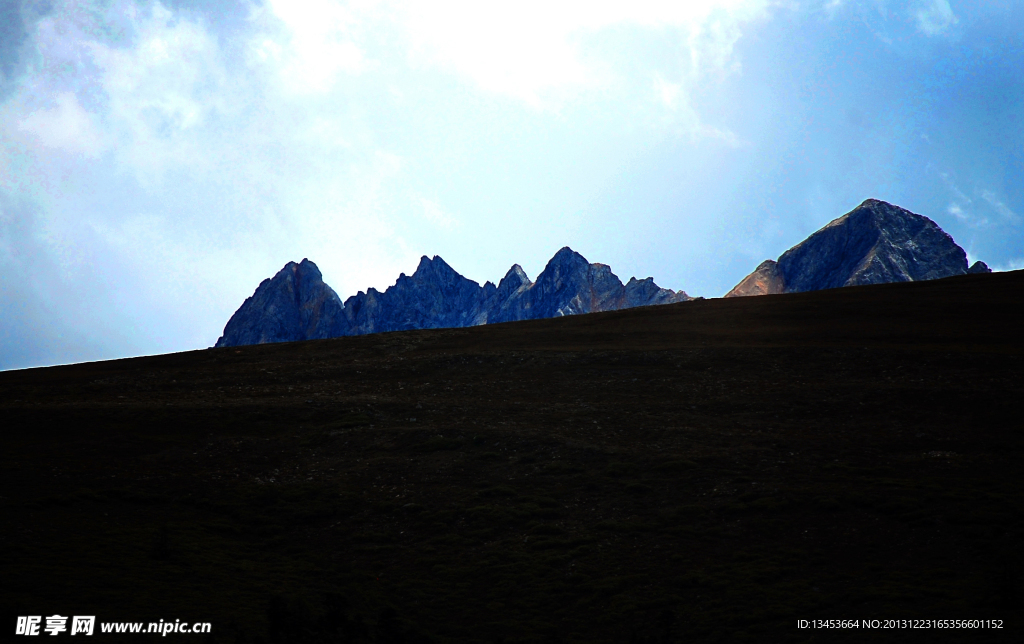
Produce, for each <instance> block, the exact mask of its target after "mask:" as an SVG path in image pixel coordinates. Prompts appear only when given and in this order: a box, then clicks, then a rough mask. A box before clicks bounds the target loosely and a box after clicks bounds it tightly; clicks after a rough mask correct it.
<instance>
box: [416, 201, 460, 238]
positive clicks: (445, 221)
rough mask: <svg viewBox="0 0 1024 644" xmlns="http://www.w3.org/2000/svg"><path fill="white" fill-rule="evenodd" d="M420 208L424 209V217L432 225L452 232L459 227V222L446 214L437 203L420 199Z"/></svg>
mask: <svg viewBox="0 0 1024 644" xmlns="http://www.w3.org/2000/svg"><path fill="white" fill-rule="evenodd" d="M419 202H420V206H421V207H422V208H423V217H424V219H426V220H427V221H429V222H430V223H431V224H433V225H435V226H437V227H438V228H443V229H444V230H451V229H453V228H455V227H456V226H458V225H459V222H458V220H457V219H455V217H453V216H452V215H451V214H450V213H448V212H446V211H445V210H444V209H443V208H441V206H440V205H439V204H438V203H437V202H436V201H431V200H430V199H427V198H425V197H420V200H419Z"/></svg>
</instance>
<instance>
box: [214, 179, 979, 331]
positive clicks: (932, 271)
mask: <svg viewBox="0 0 1024 644" xmlns="http://www.w3.org/2000/svg"><path fill="white" fill-rule="evenodd" d="M983 272H990V269H989V268H988V266H986V265H985V264H984V262H975V263H974V265H972V266H970V267H969V268H968V266H967V254H966V253H965V252H964V250H963V249H962V248H961V247H960V246H958V245H957V244H956V242H954V241H953V238H952V237H950V236H949V235H948V234H947V233H946V232H944V231H943V230H942V229H941V228H939V226H938V225H937V224H936V223H935V222H934V221H932V220H931V219H928V218H927V217H923V216H921V215H917V214H914V213H912V212H910V211H909V210H905V209H903V208H900V207H898V206H894V205H892V204H889V203H886V202H884V201H879V200H877V199H868V200H866V201H865V202H864V203H862V204H860V205H859V206H857V207H856V208H854V209H853V210H852V211H850V212H849V213H847V214H845V215H843V216H842V217H839V218H838V219H835V220H833V221H832V222H830V223H829V224H827V225H826V226H824V227H823V228H821V229H820V230H818V231H817V232H815V233H814V234H812V235H811V236H810V237H808V238H807V239H805V240H804V241H803V242H801V243H799V244H797V245H796V246H794V247H792V248H790V249H789V250H787V251H786V252H785V253H783V254H782V255H781V256H780V257H779V259H778V260H770V259H769V260H766V261H765V262H763V263H761V265H759V266H758V267H757V268H756V269H755V270H754V272H753V273H751V274H750V275H748V276H747V277H745V278H744V279H743V280H742V281H741V282H740V283H739V284H737V285H736V287H735V288H733V289H732V290H731V291H729V293H727V294H726V295H725V297H744V296H752V295H772V294H779V293H795V292H802V291H817V290H822V289H829V288H839V287H843V286H856V285H863V284H881V283H886V282H911V281H919V280H931V279H939V278H943V277H951V276H954V275H963V274H965V273H983ZM691 299H693V298H691V297H690V296H688V295H687V294H686V293H685V292H683V291H672V290H670V289H665V288H660V287H659V286H658V285H657V284H655V283H654V280H653V279H652V278H650V277H648V278H646V279H643V280H638V279H636V278H631V279H630V280H629V281H628V282H627V283H626V284H623V283H622V282H621V281H620V280H619V278H618V277H616V276H615V274H614V273H612V272H611V268H610V267H609V266H607V265H605V264H597V263H593V264H592V263H589V262H588V261H587V260H586V259H585V258H584V257H583V256H582V255H580V254H579V253H577V252H575V251H573V250H572V249H571V248H569V247H565V248H562V249H561V250H559V251H558V252H557V253H555V256H554V257H552V258H551V260H550V261H549V262H548V264H547V266H546V267H545V268H544V270H543V271H542V272H541V274H540V275H538V276H537V281H535V282H531V281H530V279H529V277H528V276H527V275H526V273H525V272H524V271H523V269H522V267H520V266H519V265H518V264H515V265H513V266H512V268H510V269H509V271H508V273H506V274H505V277H503V278H502V279H501V281H500V282H498V285H497V286H495V285H494V284H493V283H491V282H487V283H485V284H484V285H483V286H480V285H479V284H478V283H476V282H474V281H472V280H469V279H467V278H465V277H463V276H462V275H460V274H459V273H457V272H456V271H455V270H454V269H452V268H451V267H450V266H449V265H448V264H447V263H445V261H444V260H443V259H441V258H440V257H437V256H434V258H433V259H430V258H428V257H426V256H424V257H423V258H421V259H420V263H419V266H418V267H417V268H416V271H415V272H414V273H413V274H412V275H411V276H407V275H405V274H404V273H403V274H402V275H400V276H399V278H398V281H396V282H395V284H394V285H393V286H391V287H389V288H388V289H386V290H385V291H384V292H383V293H382V292H380V291H377V290H376V289H373V288H371V289H368V290H367V291H366V292H362V291H360V292H359V293H358V294H356V295H353V296H351V297H349V298H348V299H347V300H345V301H344V302H342V300H341V298H340V297H338V295H337V293H335V292H334V290H333V289H332V288H331V287H330V286H328V285H327V284H325V283H324V281H323V276H322V275H321V274H320V270H319V269H318V268H317V266H316V264H314V263H313V262H311V261H309V260H308V259H303V260H302V261H301V262H299V263H298V264H296V263H295V262H289V263H288V264H286V265H285V266H284V268H282V269H281V270H280V271H279V272H278V273H277V275H275V276H274V277H273V278H270V279H266V280H263V282H262V283H261V284H260V285H259V287H258V288H257V289H256V292H255V293H254V294H253V295H252V297H249V298H247V299H246V300H245V302H244V303H243V304H242V306H241V307H240V308H239V309H238V310H237V311H236V312H235V314H234V315H233V316H231V319H230V320H229V321H228V323H227V326H226V327H225V328H224V335H223V336H221V338H220V339H219V340H217V344H216V346H218V347H230V346H240V345H250V344H264V343H268V342H291V341H296V340H313V339H321V338H333V337H339V336H347V335H363V334H367V333H380V332H384V331H406V330H411V329H435V328H446V327H468V326H476V325H480V324H492V323H496V322H512V321H517V320H533V319H540V318H551V317H558V316H562V315H578V314H581V313H593V312H598V311H614V310H617V309H625V308H632V307H637V306H651V305H658V304H671V303H674V302H685V301H687V300H691Z"/></svg>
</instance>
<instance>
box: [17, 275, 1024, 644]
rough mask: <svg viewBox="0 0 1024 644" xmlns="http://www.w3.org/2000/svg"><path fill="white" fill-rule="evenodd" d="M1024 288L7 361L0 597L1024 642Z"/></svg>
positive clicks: (170, 610) (392, 617) (253, 633)
mask: <svg viewBox="0 0 1024 644" xmlns="http://www.w3.org/2000/svg"><path fill="white" fill-rule="evenodd" d="M1022 295H1024V273H1022V272H1016V273H1006V274H993V275H977V276H965V277H960V278H953V279H949V280H941V281H937V282H928V283H916V284H899V285H883V286H873V287H863V288H850V289H840V290H836V291H826V292H818V293H808V294H798V295H783V296H767V297H760V298H744V299H734V300H714V301H698V302H688V303H682V304H676V305H669V306H663V307H653V308H647V309H634V310H628V311H619V312H612V313H602V314H593V315H588V316H581V317H575V318H563V319H556V320H542V321H535V322H525V323H513V324H503V325H494V326H488V327H478V328H473V329H452V330H432V331H416V332H406V333H393V334H382V335H375V336H363V337H355V338H341V339H335V340H324V341H315V342H305V343H295V344H283V345H264V346H256V347H243V348H238V349H235V348H232V349H215V350H206V351H196V352H190V353H182V354H175V355H166V356H152V357H145V358H135V359H130V360H119V361H111V362H103V363H90V364H82V365H72V366H65V367H53V368H46V369H33V370H25V371H17V372H5V373H0V414H2V416H3V418H5V421H4V423H3V424H4V427H3V430H2V431H0V454H2V455H3V457H2V458H3V461H2V463H3V467H2V471H0V477H2V490H3V492H2V494H0V504H2V505H0V513H2V514H0V519H2V520H0V548H2V551H3V552H4V556H3V557H2V558H0V575H2V578H3V580H4V583H3V584H2V588H0V605H3V606H4V607H5V609H6V611H7V614H8V615H18V614H46V615H49V614H53V613H54V612H59V613H60V614H69V613H70V614H96V615H97V616H98V618H99V619H100V620H101V621H113V620H119V619H121V620H142V621H151V620H152V621H155V620H158V619H161V618H162V619H165V620H167V619H170V620H174V619H176V618H177V619H183V620H188V621H199V620H203V621H211V622H212V623H213V628H214V637H213V638H209V637H207V638H205V639H207V640H208V641H209V640H211V639H216V640H221V641H234V640H235V639H239V640H241V641H247V640H253V639H255V640H265V641H367V642H370V641H374V642H392V641H395V642H399V641H437V642H449V641H451V642H455V641H460V642H461V641H473V642H476V641H483V642H488V641H506V642H520V641H523V642H526V641H550V642H557V641H567V642H575V641H579V642H602V641H609V642H612V641H621V642H630V641H632V642H675V641H680V642H681V641H731V640H750V641H769V642H771V641H827V642H835V641H867V640H868V639H877V637H878V634H873V635H871V636H870V637H868V636H867V634H866V633H865V632H864V631H863V630H861V631H858V632H846V633H836V632H821V631H818V632H809V631H799V630H797V629H796V627H795V623H796V620H797V619H799V618H806V619H810V618H844V619H863V618H877V619H886V618H890V619H891V618H912V617H929V618H943V619H956V618H959V619H964V618H975V619H978V618H988V619H991V618H996V619H1003V620H1005V623H1006V625H1007V628H1008V629H1009V630H1006V631H1003V632H1002V633H989V634H988V635H995V636H996V639H1003V640H1005V641H1011V639H1010V637H1009V636H1010V635H1011V634H1012V632H1013V631H1014V630H1018V631H1019V623H1020V618H1021V617H1022V610H1021V607H1022V596H1021V589H1020V584H1021V572H1022V566H1021V564H1022V562H1021V555H1020V554H1019V552H1020V547H1021V535H1022V532H1024V522H1022V520H1021V507H1022V501H1024V499H1022V493H1021V492H1022V491H1021V485H1020V483H1021V473H1020V468H1021V447H1022V445H1024V441H1022V435H1021V431H1020V430H1021V426H1022V423H1021V417H1020V401H1021V400H1024V391H1022V389H1024V384H1022V380H1021V377H1020V374H1021V373H1022V367H1024V353H1022V349H1024V342H1022V341H1021V336H1020V329H1022V328H1024V309H1022ZM5 619H6V617H5ZM10 621H13V620H10ZM5 628H6V627H5ZM905 635H906V633H903V634H902V635H901V637H902V636H905ZM946 635H950V634H949V633H946ZM935 636H936V634H935V633H934V632H932V633H930V634H929V639H935ZM178 637H181V636H178ZM984 637H985V636H984V635H983V634H980V633H977V632H973V633H963V632H960V633H955V634H952V638H953V639H954V640H955V641H979V640H980V639H984ZM110 638H113V636H110ZM331 638H334V639H331ZM101 639H102V636H101ZM119 639H124V636H119Z"/></svg>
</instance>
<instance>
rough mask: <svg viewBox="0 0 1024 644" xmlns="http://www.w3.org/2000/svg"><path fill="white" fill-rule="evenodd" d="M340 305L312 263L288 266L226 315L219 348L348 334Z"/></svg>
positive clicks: (304, 261) (335, 295) (218, 344)
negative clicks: (226, 321) (230, 313)
mask: <svg viewBox="0 0 1024 644" xmlns="http://www.w3.org/2000/svg"><path fill="white" fill-rule="evenodd" d="M348 328H349V327H348V324H347V321H346V319H345V314H344V306H343V305H342V303H341V299H339V298H338V295H337V293H335V292H334V290H333V289H331V287H330V286H327V285H326V284H324V281H323V277H322V276H321V274H320V269H318V268H317V267H316V264H314V263H313V262H311V261H309V260H308V259H303V260H302V262H300V263H298V264H296V263H295V262H288V263H287V264H285V266H284V268H282V269H281V270H280V271H279V272H278V273H277V275H275V276H274V277H272V278H270V279H265V280H263V282H262V283H261V284H260V285H259V287H258V288H257V289H256V292H255V293H253V295H252V297H250V298H248V299H246V300H245V302H243V303H242V306H241V307H240V308H239V309H238V310H237V311H236V312H235V314H234V315H232V316H231V319H230V320H229V321H228V323H227V326H225V327H224V335H223V336H221V338H220V339H219V340H217V344H216V346H218V347H233V346H239V345H244V344H264V343H267V342H291V341H294V340H311V339H316V338H331V337H334V336H338V335H347V333H346V332H347V330H348Z"/></svg>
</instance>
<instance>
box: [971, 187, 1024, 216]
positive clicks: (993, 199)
mask: <svg viewBox="0 0 1024 644" xmlns="http://www.w3.org/2000/svg"><path fill="white" fill-rule="evenodd" d="M981 198H982V199H984V200H985V201H986V202H987V203H988V205H990V206H992V209H993V210H995V211H996V212H997V213H999V215H1000V216H1001V217H1002V218H1003V219H1005V220H1006V221H1008V222H1010V223H1011V224H1019V223H1020V221H1021V219H1020V215H1018V214H1017V213H1015V212H1014V211H1013V210H1010V207H1009V206H1007V205H1006V204H1005V203H1003V201H1002V200H1001V199H999V196H998V195H996V193H994V192H992V191H991V190H982V191H981Z"/></svg>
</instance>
